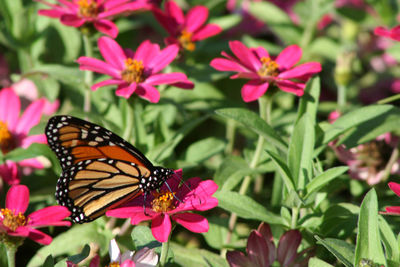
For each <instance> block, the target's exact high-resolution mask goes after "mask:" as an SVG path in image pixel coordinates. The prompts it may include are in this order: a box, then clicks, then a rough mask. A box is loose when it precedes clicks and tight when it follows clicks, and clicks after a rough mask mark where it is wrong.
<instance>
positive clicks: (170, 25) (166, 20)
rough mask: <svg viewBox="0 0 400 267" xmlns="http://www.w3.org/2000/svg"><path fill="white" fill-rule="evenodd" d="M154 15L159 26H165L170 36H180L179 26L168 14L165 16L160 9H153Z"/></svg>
mask: <svg viewBox="0 0 400 267" xmlns="http://www.w3.org/2000/svg"><path fill="white" fill-rule="evenodd" d="M153 15H154V17H155V18H156V20H157V21H158V22H159V24H160V25H161V26H163V27H164V29H166V30H167V32H168V33H169V34H170V35H172V36H176V35H178V30H179V25H178V24H177V23H176V21H175V20H174V19H173V18H172V17H170V16H169V15H168V14H165V13H164V12H163V11H162V10H160V9H159V8H153Z"/></svg>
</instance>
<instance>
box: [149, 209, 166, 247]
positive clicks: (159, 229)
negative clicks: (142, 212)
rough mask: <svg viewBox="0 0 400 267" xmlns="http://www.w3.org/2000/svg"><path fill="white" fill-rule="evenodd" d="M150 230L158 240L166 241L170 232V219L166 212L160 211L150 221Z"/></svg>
mask: <svg viewBox="0 0 400 267" xmlns="http://www.w3.org/2000/svg"><path fill="white" fill-rule="evenodd" d="M151 232H152V233H153V236H154V238H155V239H156V240H158V241H159V242H167V241H168V237H169V234H170V232H171V220H170V219H169V216H168V215H167V214H164V213H161V214H160V215H159V216H157V217H156V218H154V219H153V220H152V221H151Z"/></svg>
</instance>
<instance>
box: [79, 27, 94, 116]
mask: <svg viewBox="0 0 400 267" xmlns="http://www.w3.org/2000/svg"><path fill="white" fill-rule="evenodd" d="M82 38H83V46H84V48H85V56H87V57H93V44H92V41H91V39H90V36H89V35H87V34H82ZM92 83H93V72H91V71H85V95H84V102H83V111H84V112H85V113H89V112H90V94H91V89H90V86H91V85H92Z"/></svg>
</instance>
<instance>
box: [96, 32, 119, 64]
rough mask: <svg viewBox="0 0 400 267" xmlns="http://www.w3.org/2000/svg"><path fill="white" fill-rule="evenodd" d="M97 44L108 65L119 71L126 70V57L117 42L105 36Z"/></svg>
mask: <svg viewBox="0 0 400 267" xmlns="http://www.w3.org/2000/svg"><path fill="white" fill-rule="evenodd" d="M97 43H98V47H99V49H100V53H101V55H102V56H103V58H104V59H105V60H106V62H107V63H108V64H110V65H111V66H113V67H114V68H116V69H119V70H123V69H125V59H126V56H125V53H124V51H123V50H122V48H121V46H119V44H118V43H117V42H116V41H114V40H113V39H111V38H110V37H106V36H103V37H100V38H99V40H98V42H97Z"/></svg>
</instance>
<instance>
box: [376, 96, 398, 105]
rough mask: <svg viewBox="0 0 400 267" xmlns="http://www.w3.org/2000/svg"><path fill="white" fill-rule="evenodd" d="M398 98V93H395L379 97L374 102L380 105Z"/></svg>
mask: <svg viewBox="0 0 400 267" xmlns="http://www.w3.org/2000/svg"><path fill="white" fill-rule="evenodd" d="M399 99H400V94H396V95H393V96H389V97H387V98H384V99H381V100H379V101H378V102H376V103H377V104H380V105H383V104H387V103H390V102H394V101H396V100H399Z"/></svg>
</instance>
